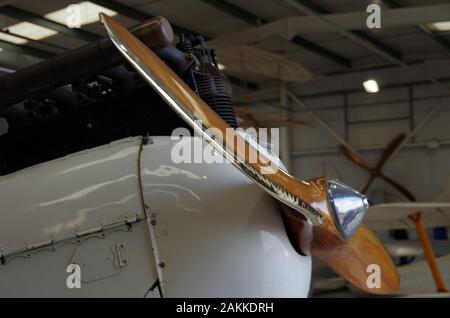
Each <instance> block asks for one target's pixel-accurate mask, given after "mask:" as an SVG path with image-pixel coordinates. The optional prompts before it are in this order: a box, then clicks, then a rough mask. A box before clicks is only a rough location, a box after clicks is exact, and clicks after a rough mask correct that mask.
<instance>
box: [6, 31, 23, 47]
mask: <svg viewBox="0 0 450 318" xmlns="http://www.w3.org/2000/svg"><path fill="white" fill-rule="evenodd" d="M0 40H2V41H6V42H9V43H13V44H19V45H21V44H25V43H27V42H28V41H27V40H25V39H22V38H19V37H17V36H14V35H11V34H7V33H4V32H0Z"/></svg>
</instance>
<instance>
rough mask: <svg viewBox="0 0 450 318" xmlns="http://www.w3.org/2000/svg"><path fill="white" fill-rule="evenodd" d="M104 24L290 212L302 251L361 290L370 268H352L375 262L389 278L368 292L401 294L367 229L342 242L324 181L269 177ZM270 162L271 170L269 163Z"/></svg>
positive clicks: (171, 76)
mask: <svg viewBox="0 0 450 318" xmlns="http://www.w3.org/2000/svg"><path fill="white" fill-rule="evenodd" d="M101 20H102V23H103V25H104V26H105V29H106V31H107V33H108V36H109V37H110V38H111V40H112V42H113V43H114V44H115V45H116V47H117V48H118V50H119V51H120V52H121V53H122V54H123V56H124V57H125V58H126V59H127V60H128V61H129V62H130V63H131V64H132V65H133V66H134V67H135V68H136V70H137V71H138V72H139V73H140V74H141V75H142V76H143V78H144V79H145V80H146V81H147V82H148V83H149V84H150V85H151V86H152V87H153V88H154V89H155V90H156V92H157V93H158V94H159V95H160V96H161V97H162V98H163V99H164V100H165V101H166V102H167V104H168V105H169V106H170V107H171V108H172V109H173V110H174V111H175V112H177V113H178V114H179V115H180V116H181V117H182V118H183V119H184V120H185V121H186V122H187V123H188V124H190V125H191V126H192V127H193V128H194V129H195V130H196V131H198V132H199V133H202V136H204V137H205V138H206V140H207V141H208V142H210V144H211V145H213V146H214V147H215V148H216V149H217V150H218V151H219V153H221V154H223V155H225V156H226V158H227V159H229V160H230V162H232V163H233V164H234V165H235V166H236V167H237V168H239V169H240V170H241V171H242V172H243V173H245V174H246V175H247V176H249V177H250V178H251V179H253V180H254V181H255V183H256V184H258V185H259V186H260V187H261V188H262V189H263V190H265V191H266V192H267V193H269V194H270V195H272V196H273V197H274V198H276V199H277V200H278V201H279V202H281V203H283V204H284V205H285V206H286V207H287V206H288V207H289V208H287V210H285V211H284V212H283V213H284V215H285V216H286V217H287V220H288V222H289V224H290V227H291V229H292V232H293V233H294V235H295V237H296V242H297V248H298V249H299V250H301V251H303V252H305V253H311V254H313V255H321V256H322V257H324V258H328V259H329V261H328V263H329V265H330V266H331V267H332V268H333V269H335V270H336V271H337V273H339V274H340V275H342V276H343V277H344V278H346V279H347V280H348V281H350V282H352V283H354V284H355V285H356V286H357V287H360V288H363V289H364V286H365V284H366V281H367V275H366V277H363V275H362V273H363V272H364V271H365V270H366V268H355V269H353V268H352V267H353V266H355V267H359V266H363V267H364V266H365V265H366V263H367V262H368V261H373V262H375V263H377V264H379V266H380V267H381V275H382V277H383V275H386V277H389V278H390V279H389V281H386V280H383V283H382V286H381V287H380V288H379V289H372V290H369V291H371V292H375V293H384V294H385V293H393V292H395V290H396V289H397V288H398V275H397V271H396V268H395V266H394V264H393V263H392V261H391V259H390V257H389V255H388V254H387V253H385V250H384V247H383V245H382V244H381V243H380V242H379V241H378V239H376V237H375V235H374V234H373V233H372V232H370V230H369V229H366V228H365V227H364V226H363V227H362V228H360V230H358V232H357V233H356V235H355V236H354V237H353V238H351V239H349V240H345V239H343V238H342V236H341V234H340V233H339V231H338V229H337V226H336V224H335V223H334V220H333V217H332V216H331V213H330V207H329V206H330V202H329V200H328V196H327V195H328V193H327V187H326V184H327V179H326V178H321V179H317V180H311V181H302V180H298V179H296V178H295V177H293V176H291V175H289V174H288V173H287V172H286V171H284V170H283V169H281V168H279V167H277V168H278V169H276V170H275V171H273V172H272V173H266V172H267V171H265V169H266V168H267V161H266V160H267V159H268V157H267V154H266V153H264V152H262V151H261V150H260V148H259V147H257V146H255V145H254V144H253V143H250V142H249V141H247V140H246V139H244V137H243V136H242V135H241V134H240V133H238V132H237V131H234V130H233V129H231V127H230V126H229V125H228V124H227V123H226V122H225V121H224V120H222V119H221V118H220V117H219V116H218V115H217V114H216V113H215V112H214V111H213V110H212V109H211V108H210V107H209V106H208V105H207V104H206V103H205V102H204V101H203V100H202V99H201V98H200V97H199V96H198V95H196V94H195V92H193V91H192V90H191V89H190V88H189V86H187V85H186V83H185V82H184V81H183V80H181V79H180V78H179V77H178V76H177V75H176V74H175V73H174V72H173V71H172V70H171V69H170V68H169V67H168V66H167V65H166V64H165V63H164V62H163V61H161V60H160V59H159V58H158V56H157V55H156V54H154V53H153V51H151V50H150V49H149V48H148V47H147V46H145V45H144V44H143V43H142V42H141V41H139V40H138V39H137V38H136V37H134V36H133V35H132V34H131V33H130V32H128V31H127V30H126V29H125V28H124V27H122V26H121V25H120V24H119V23H118V22H116V21H115V20H114V19H112V18H111V17H109V16H107V15H104V14H101ZM198 120H201V122H202V125H201V126H198V125H199V124H198ZM204 127H207V128H213V129H215V130H218V131H220V132H222V134H221V135H219V136H216V137H218V138H219V139H220V138H222V139H221V140H219V141H220V142H219V141H216V140H213V139H212V138H210V139H208V138H207V137H206V134H205V131H204V129H205V128H204ZM230 130H231V132H230ZM236 140H237V142H235V141H236ZM255 154H256V155H257V156H256V158H259V159H261V160H259V161H257V162H252V161H251V160H250V159H251V158H255V157H254V156H255ZM252 156H253V157H252ZM269 162H270V164H273V162H271V160H270V159H269ZM264 163H266V164H264ZM341 252H342V253H341ZM353 257H354V259H353ZM375 258H377V259H375ZM352 259H353V260H354V261H355V263H354V264H352ZM359 260H362V261H359ZM353 273H358V275H354V274H353ZM359 274H361V275H359ZM366 290H368V289H367V288H366Z"/></svg>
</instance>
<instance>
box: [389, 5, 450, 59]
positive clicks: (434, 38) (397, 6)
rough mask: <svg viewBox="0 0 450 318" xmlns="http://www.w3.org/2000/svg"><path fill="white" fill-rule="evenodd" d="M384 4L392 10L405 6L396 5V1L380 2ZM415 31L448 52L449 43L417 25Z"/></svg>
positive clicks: (449, 48)
mask: <svg viewBox="0 0 450 318" xmlns="http://www.w3.org/2000/svg"><path fill="white" fill-rule="evenodd" d="M382 1H383V3H384V4H386V5H387V6H389V7H390V8H393V9H399V8H405V6H403V5H401V4H400V3H398V2H397V1H396V0H382ZM416 27H417V29H418V30H419V31H420V32H422V33H423V34H425V35H427V36H428V37H429V38H430V39H433V40H434V41H435V42H436V43H438V44H440V45H441V46H443V47H444V48H446V49H447V50H449V51H450V43H449V42H447V41H446V40H445V39H444V38H443V37H440V36H437V35H435V34H433V33H431V32H430V31H428V30H425V29H424V27H423V26H421V25H417V26H416Z"/></svg>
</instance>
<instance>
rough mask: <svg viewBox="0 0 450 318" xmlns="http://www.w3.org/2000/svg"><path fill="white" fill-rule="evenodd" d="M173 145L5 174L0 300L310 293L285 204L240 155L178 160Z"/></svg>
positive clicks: (126, 146)
mask: <svg viewBox="0 0 450 318" xmlns="http://www.w3.org/2000/svg"><path fill="white" fill-rule="evenodd" d="M175 143H176V142H175V141H171V140H170V138H169V137H155V138H150V142H148V143H147V144H145V145H144V144H143V141H142V138H140V137H137V138H128V139H124V140H120V141H117V142H114V143H112V144H110V145H107V146H103V147H99V148H95V149H91V150H86V151H83V152H80V153H76V154H74V155H71V156H68V157H65V158H62V159H58V160H54V161H51V162H47V163H45V164H41V165H38V166H34V167H31V168H27V169H25V170H22V171H19V172H16V173H14V174H11V175H8V176H4V177H1V178H0V254H1V255H2V261H3V263H2V264H0V297H15V296H21V297H39V296H41V297H52V296H56V297H119V296H122V297H144V296H145V297H160V296H161V294H163V296H164V297H306V296H307V295H308V292H309V285H310V279H311V259H310V257H305V256H300V255H299V254H298V253H297V252H296V251H295V250H294V248H293V247H292V245H291V243H290V242H289V239H288V237H287V233H286V231H285V228H284V225H283V221H282V218H281V214H280V213H279V210H278V207H277V204H276V202H274V200H273V199H272V198H271V197H269V196H268V195H266V194H264V192H263V191H262V190H260V189H259V188H258V187H257V186H256V185H255V184H254V183H253V182H252V181H251V180H249V179H248V178H247V177H246V176H244V175H243V174H242V173H240V172H239V171H238V170H237V169H236V168H234V167H233V166H232V165H231V164H228V163H222V164H220V163H216V164H207V163H202V164H187V163H182V164H174V163H173V161H172V160H171V150H172V147H173V145H174V144H175ZM70 264H76V265H77V266H79V268H80V274H81V275H80V277H81V288H69V287H74V285H73V284H71V283H73V282H74V280H76V279H77V277H74V276H73V275H72V274H73V272H66V269H67V267H68V266H69V265H70ZM69 280H70V282H68V281H69ZM157 282H159V286H158V283H157ZM68 286H69V287H68ZM151 287H153V288H151Z"/></svg>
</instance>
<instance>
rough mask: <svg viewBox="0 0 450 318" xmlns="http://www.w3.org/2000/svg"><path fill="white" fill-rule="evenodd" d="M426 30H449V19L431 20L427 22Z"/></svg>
mask: <svg viewBox="0 0 450 318" xmlns="http://www.w3.org/2000/svg"><path fill="white" fill-rule="evenodd" d="M426 26H427V28H428V30H430V31H432V32H449V31H450V21H440V22H433V23H428V24H427V25H426Z"/></svg>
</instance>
